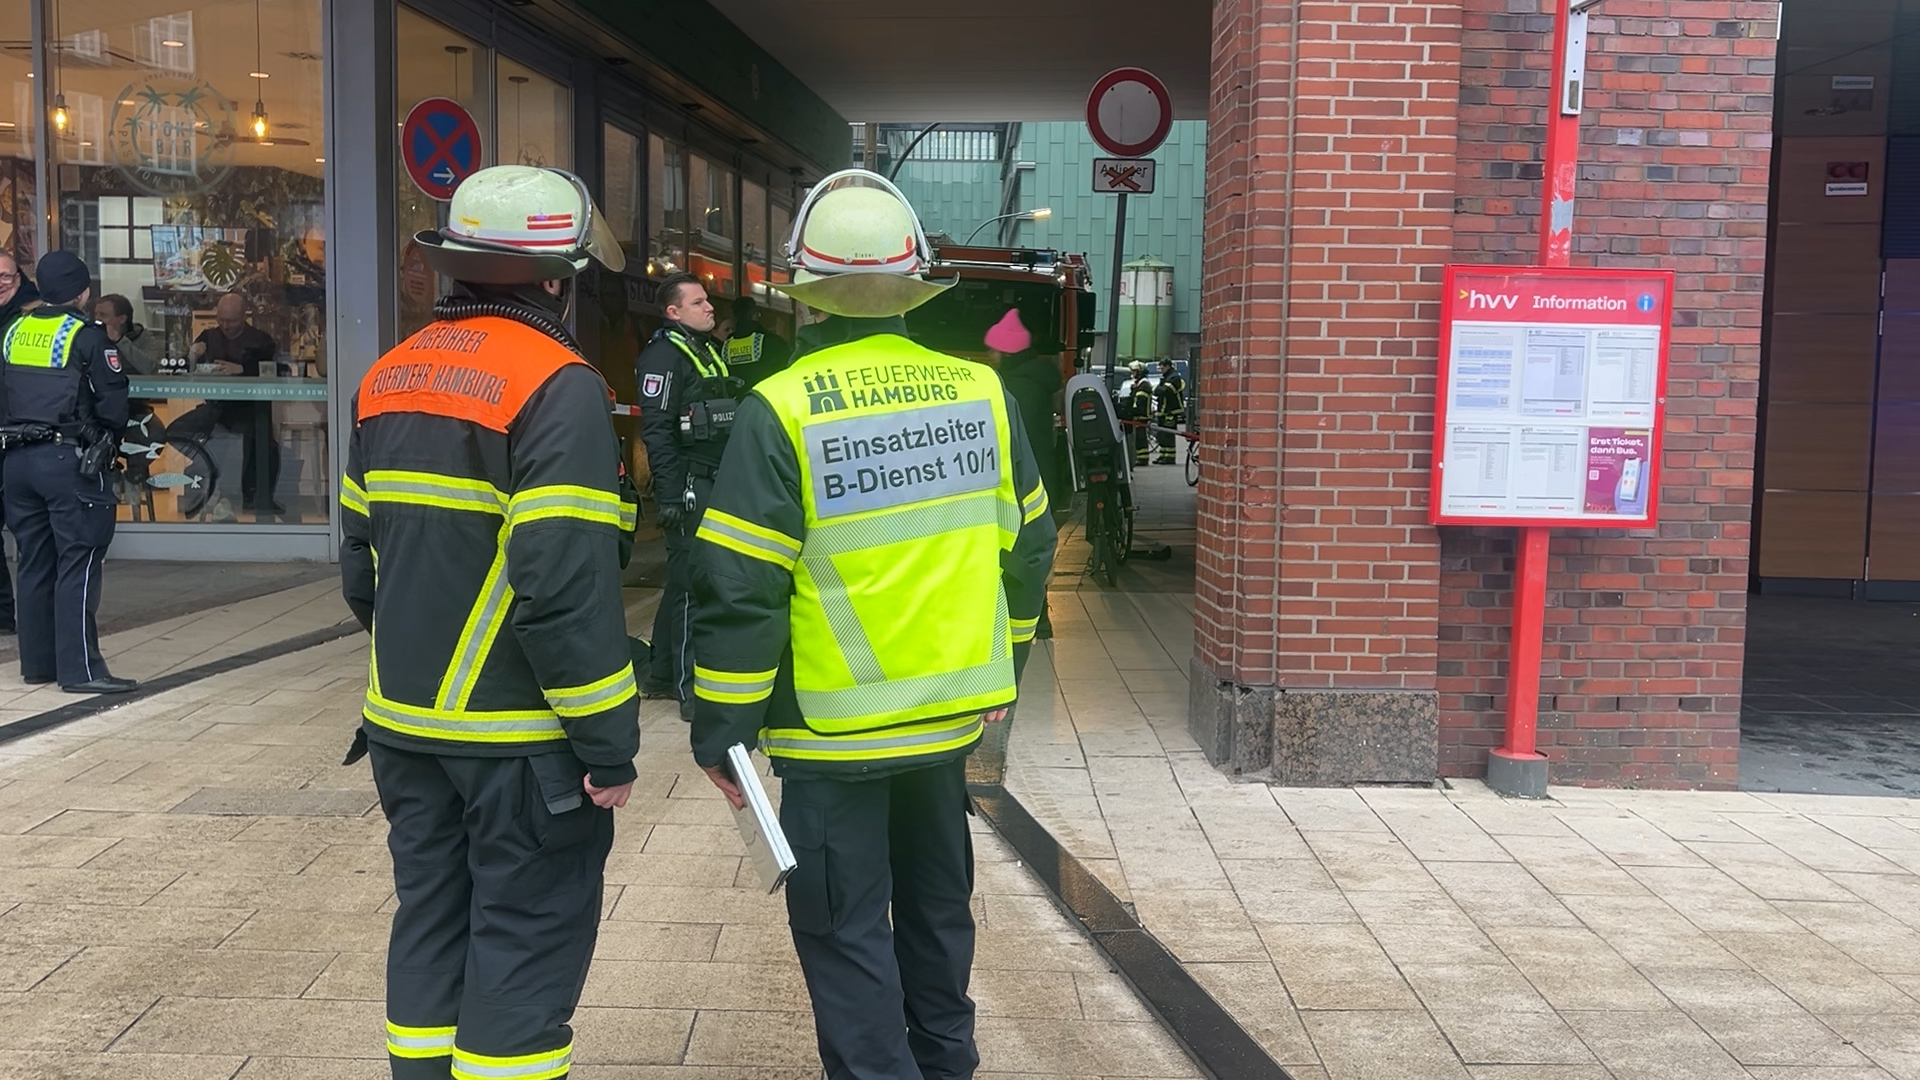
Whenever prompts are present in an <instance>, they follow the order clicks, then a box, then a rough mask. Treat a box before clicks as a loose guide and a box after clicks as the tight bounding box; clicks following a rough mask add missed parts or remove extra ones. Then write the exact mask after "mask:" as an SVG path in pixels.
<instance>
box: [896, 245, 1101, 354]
mask: <svg viewBox="0 0 1920 1080" xmlns="http://www.w3.org/2000/svg"><path fill="white" fill-rule="evenodd" d="M932 243H933V268H932V270H931V271H930V272H929V273H928V274H927V276H928V277H929V278H930V279H932V280H934V281H944V280H947V279H949V278H959V279H960V280H959V284H957V285H955V286H954V287H953V288H951V289H948V290H947V291H946V292H944V293H942V294H940V295H939V296H938V297H935V298H934V299H933V300H931V301H929V302H927V303H925V304H922V305H921V306H920V307H917V308H915V309H914V310H913V311H911V312H908V313H907V330H908V332H909V333H911V334H912V335H913V339H914V341H916V342H918V343H920V344H921V345H924V346H926V347H927V348H929V349H933V350H936V351H938V352H943V353H948V354H950V355H953V356H964V357H967V358H968V359H972V360H979V361H982V362H985V361H986V360H987V347H986V345H985V344H984V343H983V342H982V340H981V339H982V338H983V337H984V336H985V335H986V332H987V328H988V327H990V326H992V325H993V324H994V323H996V322H999V321H1000V318H1001V316H1003V315H1005V314H1006V313H1007V309H1008V308H1018V309H1020V321H1021V322H1022V323H1024V324H1025V325H1026V327H1027V329H1028V330H1029V331H1031V332H1032V334H1033V348H1034V351H1035V352H1037V353H1039V354H1041V355H1042V356H1045V355H1049V354H1051V353H1056V352H1057V353H1058V354H1059V356H1060V377H1061V378H1062V379H1063V380H1065V379H1068V378H1071V377H1072V376H1073V375H1074V373H1075V372H1077V371H1081V370H1084V369H1085V368H1086V365H1087V364H1088V363H1089V362H1090V360H1091V353H1092V350H1093V330H1094V300H1093V276H1092V274H1091V273H1090V272H1089V271H1088V269H1087V260H1086V257H1085V256H1083V255H1069V254H1065V253H1063V252H1059V251H1048V250H1037V249H1033V248H1004V247H966V246H963V245H960V244H955V243H952V242H943V240H942V239H941V238H938V237H936V238H934V239H933V241H932Z"/></svg>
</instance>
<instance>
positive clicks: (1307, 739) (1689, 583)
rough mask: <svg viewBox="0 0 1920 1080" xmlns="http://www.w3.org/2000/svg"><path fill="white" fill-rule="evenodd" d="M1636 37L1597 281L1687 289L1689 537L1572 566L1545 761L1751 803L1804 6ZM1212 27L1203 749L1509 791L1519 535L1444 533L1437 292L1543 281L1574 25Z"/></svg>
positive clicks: (1600, 39)
mask: <svg viewBox="0 0 1920 1080" xmlns="http://www.w3.org/2000/svg"><path fill="white" fill-rule="evenodd" d="M1528 6H1529V7H1531V5H1528ZM1810 6H1818V5H1810ZM1884 6H1887V7H1889V8H1891V6H1892V5H1891V4H1887V5H1884ZM1626 7H1628V6H1626V5H1622V8H1623V10H1621V11H1620V12H1619V13H1618V14H1614V13H1612V12H1610V11H1609V10H1608V8H1606V7H1602V8H1601V9H1600V10H1599V11H1598V12H1597V13H1596V14H1595V15H1594V17H1593V18H1592V22H1591V40H1592V49H1591V52H1590V55H1589V59H1588V66H1587V71H1588V76H1589V78H1588V83H1587V87H1588V88H1587V90H1586V99H1585V102H1586V104H1585V109H1586V111H1585V129H1584V134H1583V139H1582V143H1581V160H1582V166H1581V172H1580V183H1579V201H1578V208H1577V213H1578V218H1577V223H1576V239H1575V248H1574V251H1575V262H1576V264H1580V265H1604V266H1627V267H1671V268H1673V269H1674V270H1676V271H1677V274H1678V283H1677V296H1676V300H1675V309H1676V310H1675V327H1674V336H1673V350H1672V358H1671V359H1672V368H1671V384H1670V386H1669V387H1668V391H1667V394H1668V397H1667V417H1668V419H1667V436H1666V450H1665V459H1664V461H1663V463H1662V464H1663V468H1664V470H1665V483H1664V491H1663V495H1662V502H1661V505H1660V524H1659V527H1658V528H1657V530H1652V531H1645V532H1628V531H1593V530H1582V531H1579V532H1568V531H1561V532H1558V533H1556V535H1555V536H1554V539H1553V548H1552V551H1553V554H1552V562H1551V569H1550V574H1549V580H1548V589H1549V593H1548V603H1549V609H1548V612H1547V633H1546V637H1547V640H1546V664H1545V674H1544V678H1543V683H1542V688H1541V703H1542V704H1541V718H1540V719H1541V731H1540V742H1541V749H1542V751H1543V752H1545V753H1546V754H1547V755H1548V757H1549V758H1550V760H1551V775H1552V777H1553V780H1554V782H1556V783H1598V784H1634V785H1648V786H1704V787H1721V786H1730V785H1732V784H1733V783H1734V782H1735V780H1736V775H1737V773H1736V758H1737V744H1738V723H1739V703H1740V688H1741V674H1742V662H1743V657H1744V641H1745V638H1744V631H1745V605H1746V598H1747V588H1748V556H1749V541H1750V539H1751V511H1752V508H1753V466H1754V455H1755V447H1756V439H1755V435H1756V424H1757V408H1756V406H1757V402H1758V400H1759V397H1760V361H1761V349H1760V346H1761V328H1762V311H1763V306H1762V301H1763V296H1764V292H1765V283H1766V280H1767V273H1766V270H1767V243H1768V241H1767V228H1768V225H1767V221H1768V201H1769V182H1768V181H1769V170H1770V148H1771V140H1772V132H1773V129H1774V98H1773V97H1772V94H1773V88H1774V80H1775V74H1776V71H1775V53H1776V37H1777V33H1778V27H1777V16H1778V12H1779V7H1778V5H1776V4H1772V3H1762V4H1748V3H1734V2H1707V0H1650V2H1646V3H1636V4H1633V5H1630V8H1631V10H1625V8H1626ZM1214 11H1215V20H1214V29H1215V38H1214V47H1213V63H1214V72H1213V84H1214V87H1215V91H1214V97H1213V106H1212V108H1213V115H1212V119H1211V122H1210V124H1209V144H1208V176H1209V188H1208V194H1207V214H1206V222H1207V232H1206V237H1205V244H1206V248H1207V252H1208V257H1207V261H1206V276H1205V282H1204V284H1203V290H1204V299H1203V304H1204V306H1205V308H1206V309H1207V311H1208V317H1207V321H1206V325H1205V327H1204V328H1203V330H1204V334H1205V343H1204V345H1203V351H1204V352H1205V354H1206V356H1207V358H1208V362H1207V363H1205V364H1203V366H1202V393H1203V395H1205V399H1206V401H1207V403H1208V417H1209V421H1210V426H1213V427H1215V428H1216V429H1223V430H1224V434H1223V436H1222V437H1220V438H1219V439H1217V440H1215V441H1211V442H1209V443H1208V444H1207V445H1206V446H1205V448H1204V453H1205V456H1206V460H1207V461H1208V463H1209V465H1210V466H1211V467H1208V468H1205V469H1203V472H1202V479H1201V499H1200V555H1199V585H1198V595H1197V597H1196V600H1197V607H1198V619H1197V626H1196V628H1197V635H1198V641H1199V644H1198V647H1197V655H1196V656H1195V658H1194V661H1193V671H1192V682H1191V685H1192V687H1193V704H1192V711H1193V716H1192V727H1193V730H1194V731H1195V732H1196V734H1197V735H1198V736H1199V737H1200V738H1201V739H1202V741H1203V743H1204V744H1205V745H1206V748H1207V749H1208V751H1209V754H1210V755H1211V756H1212V757H1213V758H1214V759H1215V760H1216V761H1219V762H1222V763H1226V764H1228V765H1229V767H1232V768H1237V769H1245V770H1249V771H1251V770H1262V771H1270V773H1271V774H1272V775H1273V776H1275V777H1276V778H1277V779H1279V780H1282V781H1285V782H1296V783H1350V782H1355V781H1368V780H1424V779H1428V778H1431V777H1432V776H1433V775H1435V773H1436V772H1440V773H1443V774H1449V775H1473V774H1477V773H1479V772H1481V771H1482V770H1484V767H1485V760H1486V751H1487V749H1488V748H1490V747H1492V746H1495V745H1497V744H1498V743H1499V741H1500V738H1501V727H1502V714H1501V706H1502V704H1503V697H1504V694H1505V689H1506V674H1507V671H1506V659H1505V658H1506V656H1507V653H1508V644H1509V641H1508V610H1509V604H1510V600H1511V590H1512V585H1513V581H1512V574H1513V558H1512V551H1513V548H1512V544H1513V536H1512V532H1511V530H1499V529H1485V530H1482V529H1460V528H1448V529H1435V528H1434V527H1432V526H1430V525H1428V524H1427V512H1428V511H1427V499H1428V488H1429V483H1428V470H1429V466H1430V463H1431V455H1432V443H1433V401H1434V393H1435V385H1434V372H1435V358H1436V355H1437V351H1438V340H1437V335H1438V323H1439V303H1440V296H1439V285H1440V273H1441V269H1442V267H1443V266H1444V265H1445V264H1446V263H1448V262H1450V261H1459V262H1486V263H1526V262H1529V261H1531V259H1532V256H1533V249H1534V240H1533V236H1534V229H1535V228H1536V223H1537V221H1538V216H1537V215H1538V214H1539V211H1540V203H1539V192H1540V184H1539V179H1540V168H1541V166H1540V156H1539V155H1540V151H1539V147H1540V143H1541V139H1542V134H1541V132H1542V123H1543V117H1544V110H1545V108H1546V105H1547V101H1548V96H1549V91H1548V82H1549V78H1550V76H1549V74H1548V67H1549V63H1550V51H1551V50H1550V47H1549V46H1550V38H1551V28H1552V22H1551V19H1550V18H1549V17H1548V16H1545V15H1533V14H1522V13H1516V11H1515V8H1514V6H1513V5H1511V4H1508V3H1505V2H1503V0H1464V2H1460V0H1452V2H1441V0H1405V2H1401V3H1395V4H1389V5H1386V6H1385V7H1384V8H1383V7H1380V6H1378V5H1371V4H1359V3H1331V4H1312V5H1306V4H1299V5H1295V4H1290V3H1283V2H1278V0H1227V2H1223V3H1220V4H1216V5H1215V9H1214Z"/></svg>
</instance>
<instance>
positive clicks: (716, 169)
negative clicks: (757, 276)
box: [687, 154, 740, 296]
mask: <svg viewBox="0 0 1920 1080" xmlns="http://www.w3.org/2000/svg"><path fill="white" fill-rule="evenodd" d="M689 164H690V168H689V171H688V177H689V180H688V184H687V189H688V191H689V193H690V194H691V195H692V198H693V200H694V204H693V215H692V219H693V221H694V230H693V234H692V240H693V251H692V256H693V261H692V270H693V272H694V273H695V274H698V275H699V276H700V280H702V281H704V282H706V285H707V291H708V292H709V293H712V294H714V295H716V296H736V295H738V293H739V290H738V288H737V285H736V283H735V281H734V263H733V260H734V244H735V240H736V239H737V238H738V237H739V235H740V218H739V212H738V210H737V208H736V207H735V205H734V198H733V182H734V181H733V171H732V170H731V169H728V168H725V167H724V166H721V165H717V164H715V163H714V162H711V161H709V160H707V159H706V158H704V157H701V156H700V155H699V154H693V155H690V157H689Z"/></svg>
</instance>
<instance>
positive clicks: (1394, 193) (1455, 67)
mask: <svg viewBox="0 0 1920 1080" xmlns="http://www.w3.org/2000/svg"><path fill="white" fill-rule="evenodd" d="M1213 64H1214V71H1213V101H1212V105H1211V110H1210V112H1211V116H1210V130H1209V137H1208V143H1209V145H1208V178H1207V207H1206V233H1205V244H1206V251H1207V259H1206V270H1205V280H1204V282H1203V285H1202V289H1203V298H1204V309H1205V311H1206V315H1205V317H1204V335H1205V339H1204V343H1203V347H1202V355H1203V363H1202V368H1201V397H1202V402H1203V414H1202V417H1201V420H1202V424H1203V425H1204V431H1205V434H1204V435H1203V438H1204V440H1205V445H1206V450H1205V457H1204V460H1205V462H1206V467H1205V468H1204V469H1203V470H1202V474H1203V475H1202V479H1201V487H1200V511H1199V555H1198V562H1199V566H1198V574H1197V586H1196V588H1197V595H1196V628H1197V635H1196V641H1197V646H1196V656H1195V658H1194V665H1193V673H1192V675H1193V681H1192V686H1193V702H1192V723H1191V726H1192V729H1193V731H1194V733H1195V735H1196V737H1197V738H1199V740H1200V742H1201V744H1202V746H1203V747H1204V748H1205V749H1206V750H1207V752H1208V754H1209V756H1210V757H1211V758H1212V759H1213V760H1214V761H1216V762H1217V763H1221V764H1224V765H1226V766H1228V767H1229V768H1231V769H1233V770H1235V771H1256V770H1268V769H1270V770H1271V771H1272V775H1273V776H1274V778H1275V779H1277V780H1279V781H1282V782H1291V783H1326V784H1337V783H1350V782H1355V781H1367V780H1420V779H1428V778H1431V777H1432V776H1434V775H1435V774H1436V770H1437V766H1438V750H1437V745H1438V744H1437V738H1438V735H1437V732H1438V728H1437V724H1438V720H1437V707H1436V697H1435V655H1436V642H1437V637H1438V606H1439V605H1438V581H1439V545H1438V541H1437V539H1436V536H1435V532H1434V530H1433V529H1432V528H1431V527H1429V526H1428V525H1427V524H1426V491H1427V486H1428V485H1427V469H1428V466H1429V462H1430V457H1431V441H1432V430H1433V422H1432V408H1433V376H1434V358H1435V355H1436V351H1437V336H1438V304H1439V282H1440V271H1441V266H1442V265H1443V264H1444V263H1445V262H1446V261H1447V259H1448V257H1449V254H1450V253H1451V251H1452V247H1453V190H1454V183H1455V173H1456V168H1455V154H1454V136H1455V132H1454V125H1455V116H1456V113H1457V110H1458V101H1459V78H1460V5H1459V2H1458V0H1453V2H1447V0H1393V2H1385V3H1355V2H1328V3H1308V2H1293V0H1218V2H1216V3H1215V5H1214V46H1213Z"/></svg>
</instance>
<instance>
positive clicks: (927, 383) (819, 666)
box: [692, 169, 1054, 1080]
mask: <svg viewBox="0 0 1920 1080" xmlns="http://www.w3.org/2000/svg"><path fill="white" fill-rule="evenodd" d="M788 250H789V251H790V252H791V253H792V254H793V257H794V259H795V262H796V266H797V267H798V268H799V270H800V271H801V272H800V273H799V274H797V275H796V281H795V282H794V284H792V285H790V286H776V287H777V288H781V289H783V290H784V291H786V292H788V293H789V294H790V295H792V296H793V297H794V298H795V299H796V300H799V301H801V302H802V303H805V304H807V305H808V306H810V307H813V308H816V309H818V310H821V311H825V312H827V313H829V315H830V317H829V318H828V319H827V320H826V321H825V322H824V323H823V324H821V326H822V328H823V329H822V331H821V333H820V335H819V336H818V337H817V338H815V340H816V341H818V342H820V343H821V345H820V347H819V348H817V349H816V350H814V351H811V352H808V353H805V354H804V355H803V356H801V358H799V359H798V360H796V361H795V362H794V364H793V366H792V367H790V368H788V369H787V370H786V371H783V372H781V373H779V374H777V375H774V376H772V377H770V378H768V379H767V380H766V381H764V382H762V383H761V384H760V385H759V386H758V387H756V388H755V389H754V391H753V393H752V394H751V395H749V396H748V398H747V400H746V401H745V402H743V403H742V405H741V407H740V416H739V419H738V420H737V422H736V423H735V426H734V432H733V439H732V441H731V442H730V443H729V444H728V446H727V455H726V459H725V461H724V462H723V464H722V465H721V469H720V481H719V483H718V484H717V485H715V489H714V496H713V505H712V506H711V507H710V508H708V510H707V514H706V517H705V518H704V519H703V520H702V521H701V524H700V529H699V533H698V542H697V543H696V544H695V550H694V575H693V582H694V594H695V597H696V603H695V621H694V654H695V656H696V657H697V659H698V662H699V666H698V667H696V668H695V669H694V677H695V683H694V692H695V694H696V699H697V705H698V708H697V712H696V715H695V717H694V723H693V731H692V736H693V753H694V760H695V761H696V762H697V763H698V764H699V765H700V766H701V767H703V768H704V769H706V770H707V773H708V775H709V776H710V777H711V778H712V779H713V781H714V783H715V785H716V786H718V787H719V788H720V789H721V790H722V791H723V792H724V793H726V795H727V797H728V799H729V801H731V802H733V803H734V804H735V805H738V803H739V798H740V793H739V791H738V788H737V787H736V786H735V784H734V782H733V777H731V776H730V775H729V774H728V773H727V772H726V771H725V767H724V764H723V763H724V762H725V760H726V754H727V749H728V748H729V747H730V746H732V745H734V744H736V743H743V744H745V745H747V746H754V745H756V744H757V745H759V746H760V747H762V748H763V749H765V751H766V752H767V754H768V755H769V756H770V757H771V758H772V759H773V762H774V767H775V769H776V770H777V771H778V772H779V774H780V776H781V777H782V780H783V786H782V789H781V790H782V795H781V806H780V822H781V826H782V828H783V829H784V831H785V833H786V836H787V839H788V841H789V842H790V843H791V844H792V846H793V849H794V856H795V859H796V861H797V863H798V865H797V868H796V869H795V870H794V872H793V875H792V876H791V877H789V878H788V880H787V885H786V890H787V915H788V920H789V923H790V928H791V930H792V934H793V942H794V948H795V950H796V951H797V952H798V954H799V958H800V967H801V970H802V972H803V973H804V975H805V976H806V981H807V991H808V994H809V996H810V997H811V999H812V1002H813V1015H814V1029H815V1033H816V1037H817V1041H818V1045H819V1049H820V1056H821V1060H822V1063H823V1064H824V1065H825V1067H826V1073H827V1076H828V1077H830V1078H832V1080H896V1078H925V1080H963V1078H967V1077H971V1076H973V1075H974V1070H975V1069H976V1068H977V1067H978V1065H979V1060H980V1059H979V1054H978V1051H977V1049H976V1046H975V1043H974V1007H973V1002H972V1001H971V1000H970V999H969V998H968V996H967V984H968V979H969V975H970V972H971V969H972V964H973V946H974V924H973V916H972V912H971V910H970V909H969V906H968V905H969V901H970V897H971V893H972V870H973V865H972V849H971V847H970V845H969V840H968V831H967V807H968V802H967V791H966V757H967V755H968V754H970V753H971V752H972V751H973V748H974V746H975V744H976V743H978V741H979V739H980V735H981V731H982V728H983V725H984V724H985V723H988V722H991V721H994V720H998V719H1004V717H1005V715H1006V710H1007V707H1008V706H1009V705H1011V704H1012V702H1013V699H1014V693H1015V686H1016V683H1017V681H1018V678H1019V672H1020V669H1021V666H1022V665H1023V663H1024V662H1025V659H1026V655H1027V652H1028V650H1029V649H1030V648H1031V647H1032V640H1033V633H1034V623H1035V621H1036V619H1037V618H1038V616H1039V614H1040V602H1041V597H1042V591H1043V590H1044V588H1045V583H1046V578H1047V573H1048V569H1049V567H1050V566H1051V564H1052V559H1053V547H1054V525H1053V518H1052V516H1051V515H1050V514H1049V513H1048V504H1047V490H1046V487H1045V485H1044V484H1042V483H1041V480H1040V474H1039V471H1038V469H1036V468H1035V465H1034V458H1033V454H1032V452H1031V451H1030V450H1029V448H1028V446H1027V437H1026V434H1025V432H1024V431H1022V430H1021V427H1020V424H1019V423H1018V421H1017V419H1016V417H1017V415H1018V408H1017V406H1016V405H1015V404H1014V403H1013V399H1012V398H1011V397H1010V396H1009V395H1008V394H1007V392H1006V390H1005V389H1004V388H1003V387H1002V386H1001V383H1000V379H999V378H998V377H997V376H996V375H995V374H994V371H993V369H992V368H989V367H987V366H985V365H981V364H973V363H969V362H967V361H964V360H958V359H954V358H952V357H948V356H943V355H941V354H939V353H935V352H931V351H929V350H927V349H925V348H922V347H921V346H919V345H916V344H914V343H913V342H912V341H911V340H909V339H908V338H907V336H906V323H905V320H904V319H902V318H901V316H902V315H903V314H904V313H905V312H907V311H909V310H911V309H912V308H914V307H916V306H918V305H920V304H922V303H925V302H926V301H927V300H929V299H931V298H932V297H934V296H935V295H937V294H938V293H939V292H940V291H941V290H942V289H943V288H945V287H946V286H945V285H938V284H933V283H930V282H927V281H926V280H924V279H923V278H922V277H921V276H920V275H921V274H922V273H924V271H925V268H926V267H927V265H928V264H929V262H930V258H929V253H928V248H927V242H926V238H925V236H924V234H922V232H921V230H920V225H919V222H918V221H917V220H916V219H915V217H914V214H913V211H912V209H910V208H909V207H908V206H907V204H906V201H905V199H903V198H902V197H901V195H900V193H899V191H898V189H896V188H894V187H893V185H891V184H889V183H888V182H887V181H886V180H885V179H883V178H881V177H880V176H877V175H875V174H873V173H869V172H865V171H862V170H858V169H854V170H848V171H846V172H842V173H837V174H835V175H834V176H830V177H828V178H827V179H825V180H823V181H821V182H820V183H819V184H818V185H817V186H816V187H815V188H814V189H813V193H812V194H811V195H809V196H808V199H807V201H806V203H804V204H803V205H802V206H801V208H800V212H799V213H798V215H796V223H795V226H794V236H793V240H792V241H791V242H790V244H789V248H788Z"/></svg>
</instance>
